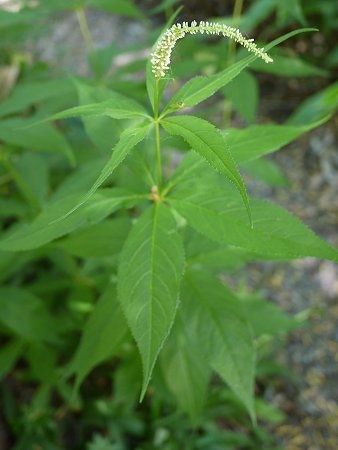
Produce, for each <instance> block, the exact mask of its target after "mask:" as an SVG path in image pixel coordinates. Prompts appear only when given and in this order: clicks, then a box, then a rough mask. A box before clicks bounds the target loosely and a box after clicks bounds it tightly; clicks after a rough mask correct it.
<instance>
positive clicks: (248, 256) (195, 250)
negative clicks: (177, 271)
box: [184, 228, 257, 273]
mask: <svg viewBox="0 0 338 450" xmlns="http://www.w3.org/2000/svg"><path fill="white" fill-rule="evenodd" d="M184 236H185V243H184V246H185V251H186V259H187V260H186V265H187V267H188V268H193V269H201V268H202V267H203V269H204V270H205V269H207V270H211V271H215V272H216V273H219V272H224V271H231V270H236V269H238V268H239V267H241V266H243V265H244V264H246V263H247V262H248V261H252V260H253V259H256V257H257V256H256V255H255V254H254V253H249V252H247V251H245V250H243V249H241V248H234V247H230V246H228V245H225V244H223V245H222V244H220V243H219V242H215V241H212V240H210V239H208V238H207V237H205V236H202V235H201V234H200V233H197V232H196V231H195V230H193V229H192V228H188V229H187V230H186V231H185V233H184Z"/></svg>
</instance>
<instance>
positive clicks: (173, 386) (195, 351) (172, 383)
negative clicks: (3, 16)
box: [160, 320, 210, 423]
mask: <svg viewBox="0 0 338 450" xmlns="http://www.w3.org/2000/svg"><path fill="white" fill-rule="evenodd" d="M184 328H185V326H184V324H183V323H182V322H181V320H176V322H175V326H174V328H173V330H172V331H171V333H170V336H169V338H168V340H167V342H166V344H165V346H164V348H163V350H162V352H161V356H160V359H161V363H162V366H163V374H164V378H165V380H166V382H167V385H168V387H169V390H170V391H171V392H172V394H173V395H174V396H175V398H176V401H177V403H178V405H179V406H180V408H182V410H183V411H185V412H187V413H188V414H189V416H190V418H191V420H192V421H193V422H195V423H196V422H197V420H198V419H199V417H200V415H201V412H202V410H203V407H204V404H205V401H206V396H207V388H208V383H209V377H210V369H209V367H208V365H207V364H205V361H204V360H203V358H201V355H200V348H199V347H198V345H197V343H196V342H194V341H192V340H191V339H190V340H189V339H188V337H187V333H186V332H185V330H184Z"/></svg>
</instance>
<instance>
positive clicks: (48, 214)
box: [0, 188, 146, 252]
mask: <svg viewBox="0 0 338 450" xmlns="http://www.w3.org/2000/svg"><path fill="white" fill-rule="evenodd" d="M82 197H83V194H72V195H68V196H65V197H62V198H60V199H58V200H56V201H55V202H53V203H51V204H49V205H47V206H46V208H45V209H44V210H43V211H42V212H41V214H39V215H38V216H37V217H36V218H35V219H34V220H33V222H31V223H30V224H24V225H21V226H16V227H15V228H14V229H13V231H12V230H10V231H9V232H8V233H7V234H6V235H4V236H2V238H1V239H0V251H12V252H13V251H14V252H15V251H23V250H31V249H33V248H37V247H41V246H42V245H44V244H47V243H48V242H51V241H53V240H54V239H57V238H58V237H61V236H63V235H65V234H68V233H71V232H72V231H74V230H76V229H78V228H80V227H83V226H85V225H87V226H88V224H94V223H98V222H100V221H101V220H103V219H104V218H105V217H107V216H109V214H111V213H112V212H114V211H116V210H118V209H119V208H121V207H122V206H124V207H130V206H133V205H134V204H135V203H137V202H138V201H143V200H145V198H146V197H145V196H142V195H137V194H134V193H133V192H129V191H125V190H123V189H119V188H115V189H102V190H101V191H99V192H97V193H96V194H95V195H94V196H93V197H92V198H91V199H90V201H89V202H88V203H87V204H86V205H83V206H82V207H81V208H78V209H77V211H75V212H74V214H72V215H68V216H67V211H69V210H70V209H71V208H72V206H74V204H75V205H76V204H78V203H79V200H80V199H81V198H82ZM65 216H67V217H65ZM60 217H65V218H64V220H58V219H59V218H60Z"/></svg>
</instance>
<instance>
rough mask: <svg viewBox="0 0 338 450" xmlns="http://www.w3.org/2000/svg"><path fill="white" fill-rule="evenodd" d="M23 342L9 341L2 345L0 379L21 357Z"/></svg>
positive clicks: (0, 351)
mask: <svg viewBox="0 0 338 450" xmlns="http://www.w3.org/2000/svg"><path fill="white" fill-rule="evenodd" d="M22 351H23V342H22V341H21V340H15V341H10V342H9V343H8V344H5V345H2V348H1V349H0V379H1V378H3V377H4V376H6V375H7V373H9V372H10V371H11V370H12V367H13V366H14V364H15V363H16V361H17V360H18V359H19V357H20V356H21V353H22Z"/></svg>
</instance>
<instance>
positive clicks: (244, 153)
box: [222, 115, 330, 163]
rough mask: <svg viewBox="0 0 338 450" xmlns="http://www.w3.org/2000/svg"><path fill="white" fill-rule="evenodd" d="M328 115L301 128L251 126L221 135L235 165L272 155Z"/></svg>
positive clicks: (317, 124)
mask: <svg viewBox="0 0 338 450" xmlns="http://www.w3.org/2000/svg"><path fill="white" fill-rule="evenodd" d="M329 117H330V116H329V115H327V116H325V117H324V118H323V119H321V120H318V121H316V122H311V123H309V124H307V125H303V126H292V125H252V126H250V127H247V128H245V129H236V128H230V129H228V130H226V131H224V132H223V133H222V134H223V136H224V138H225V142H226V143H227V145H228V147H229V148H230V150H231V154H232V156H233V158H234V160H235V161H236V162H237V163H243V162H246V161H251V160H254V159H257V158H259V157H261V156H263V155H267V154H269V153H272V152H274V151H276V150H278V149H280V148H281V147H283V146H284V145H287V144H288V143H289V142H291V141H293V140H294V139H297V138H298V137H299V136H301V135H302V134H304V133H306V132H307V131H310V130H312V129H313V128H316V127H318V126H320V125H322V124H323V123H324V122H326V121H327V120H328V119H329Z"/></svg>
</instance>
